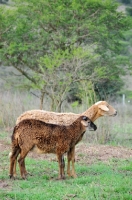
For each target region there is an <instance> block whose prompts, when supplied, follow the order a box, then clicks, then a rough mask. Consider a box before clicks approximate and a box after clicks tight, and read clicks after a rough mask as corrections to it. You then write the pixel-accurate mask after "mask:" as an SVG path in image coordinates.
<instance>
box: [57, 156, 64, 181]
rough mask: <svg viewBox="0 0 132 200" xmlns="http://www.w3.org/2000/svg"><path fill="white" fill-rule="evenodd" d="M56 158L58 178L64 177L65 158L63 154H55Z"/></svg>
mask: <svg viewBox="0 0 132 200" xmlns="http://www.w3.org/2000/svg"><path fill="white" fill-rule="evenodd" d="M57 158H58V164H59V177H58V179H65V172H64V168H65V160H64V156H63V155H57Z"/></svg>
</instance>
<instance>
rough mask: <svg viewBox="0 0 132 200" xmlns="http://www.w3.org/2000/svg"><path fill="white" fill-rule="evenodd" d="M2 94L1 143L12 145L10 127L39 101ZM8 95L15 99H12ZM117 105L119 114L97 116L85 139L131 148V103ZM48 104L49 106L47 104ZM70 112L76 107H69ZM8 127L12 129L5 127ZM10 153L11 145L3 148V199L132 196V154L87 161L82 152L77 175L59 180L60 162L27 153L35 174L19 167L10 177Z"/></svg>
mask: <svg viewBox="0 0 132 200" xmlns="http://www.w3.org/2000/svg"><path fill="white" fill-rule="evenodd" d="M0 97H1V101H2V103H1V104H0V111H1V112H0V113H1V114H0V127H1V128H2V129H3V130H4V131H0V145H2V144H4V145H6V146H7V147H9V144H10V136H11V134H12V131H11V128H12V127H13V126H14V124H15V121H16V119H17V117H18V116H19V115H20V114H21V113H23V112H24V111H25V110H30V109H36V108H39V106H38V105H39V103H38V101H36V99H34V98H32V97H29V96H25V95H24V94H21V95H20V94H16V95H13V94H11V93H6V94H1V96H0ZM9 99H12V102H10V101H9ZM44 105H45V104H44ZM85 107H86V105H85ZM114 107H115V108H116V109H117V111H118V116H117V117H115V118H111V117H103V118H100V119H98V120H97V122H96V124H97V126H98V129H97V131H96V132H88V133H87V134H85V136H84V140H85V141H88V142H91V143H96V144H99V143H101V144H113V145H115V146H116V145H123V146H126V147H128V146H129V147H130V148H132V134H131V133H132V125H131V120H130V119H131V114H132V109H131V106H126V107H125V108H122V106H121V105H115V106H114ZM45 108H47V110H48V107H47V104H46V106H45ZM45 108H44V109H45ZM77 109H78V110H77V112H80V113H81V112H83V111H84V110H86V109H87V108H84V107H82V108H80V109H79V108H77ZM123 109H124V110H123ZM70 112H73V110H72V109H70ZM7 128H8V130H9V132H7V131H6V129H7ZM8 154H9V148H5V149H2V148H0V199H1V200H36V199H37V200H41V199H42V200H104V199H106V200H132V158H129V159H126V160H123V159H111V160H109V161H107V162H103V161H102V162H99V161H98V162H96V163H94V164H87V162H86V161H85V155H84V153H82V154H80V155H81V158H82V159H84V161H83V162H82V164H79V163H81V162H78V164H76V172H77V174H78V178H76V179H73V178H69V177H66V180H63V181H59V180H57V176H58V163H57V162H53V161H50V162H49V161H48V160H40V159H35V158H34V159H33V158H29V157H27V158H26V167H27V170H28V171H29V172H30V173H32V175H33V176H28V179H27V180H22V179H21V178H20V175H19V169H18V168H17V171H18V179H16V180H10V179H9V177H8V171H9V158H8Z"/></svg>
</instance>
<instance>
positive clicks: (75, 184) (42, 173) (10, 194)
mask: <svg viewBox="0 0 132 200" xmlns="http://www.w3.org/2000/svg"><path fill="white" fill-rule="evenodd" d="M0 154H1V155H0V156H1V158H2V159H1V167H0V169H1V171H0V180H1V181H0V184H3V185H4V184H5V186H4V187H0V199H1V200H11V199H13V200H15V199H16V200H21V199H22V200H36V199H38V200H41V199H44V200H70V199H75V200H81V199H82V200H84V199H86V200H92V199H99V200H101V199H107V200H108V199H109V200H119V199H120V200H132V187H131V186H132V159H129V160H117V159H113V160H111V161H109V162H107V163H102V162H98V163H97V164H93V165H85V164H84V165H79V164H76V172H77V174H78V178H76V179H73V178H69V177H67V178H66V179H65V180H63V181H60V180H57V176H58V163H57V162H53V161H52V162H49V161H46V160H37V159H33V158H28V157H27V158H26V166H27V170H28V171H29V172H30V173H31V174H32V176H28V178H27V180H22V179H21V178H20V175H19V173H18V179H16V180H10V179H9V177H8V168H9V160H8V158H7V156H8V152H6V151H5V152H2V153H0ZM17 171H18V172H19V169H17Z"/></svg>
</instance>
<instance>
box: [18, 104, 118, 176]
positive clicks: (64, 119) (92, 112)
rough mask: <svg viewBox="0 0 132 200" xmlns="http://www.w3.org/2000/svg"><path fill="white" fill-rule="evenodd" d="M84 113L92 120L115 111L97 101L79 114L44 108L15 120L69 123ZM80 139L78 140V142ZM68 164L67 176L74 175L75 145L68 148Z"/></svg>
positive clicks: (28, 112)
mask: <svg viewBox="0 0 132 200" xmlns="http://www.w3.org/2000/svg"><path fill="white" fill-rule="evenodd" d="M82 115H85V116H87V117H88V118H89V119H91V121H92V122H94V121H95V120H96V119H98V118H99V117H102V116H116V115H117V111H116V110H115V109H114V108H113V107H112V106H111V105H109V104H108V103H107V102H106V101H99V102H97V103H95V104H93V105H92V106H91V107H90V108H89V109H87V110H86V111H85V112H83V113H81V114H75V113H56V112H49V111H44V110H30V111H27V112H24V113H23V114H22V115H20V116H19V117H18V119H17V121H16V124H17V123H19V122H20V121H21V120H23V119H38V120H41V121H44V122H46V123H52V124H60V125H70V124H71V123H72V122H73V121H75V120H76V119H77V118H78V117H79V116H82ZM81 139H82V137H80V139H79V140H78V142H79V141H80V140H81ZM67 159H68V165H67V174H68V175H69V176H73V177H76V173H75V168H74V162H75V146H74V147H72V148H71V149H70V151H69V152H68V154H67ZM70 162H72V171H70ZM14 173H16V167H14Z"/></svg>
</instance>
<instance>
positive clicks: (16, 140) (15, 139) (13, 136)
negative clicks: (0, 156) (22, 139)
mask: <svg viewBox="0 0 132 200" xmlns="http://www.w3.org/2000/svg"><path fill="white" fill-rule="evenodd" d="M15 131H16V126H15V127H14V129H13V133H12V136H11V142H12V151H13V150H14V145H13V142H15V144H16V145H18V139H17V138H15ZM12 154H13V153H12V152H9V155H8V156H9V158H10V157H11V156H12Z"/></svg>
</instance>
